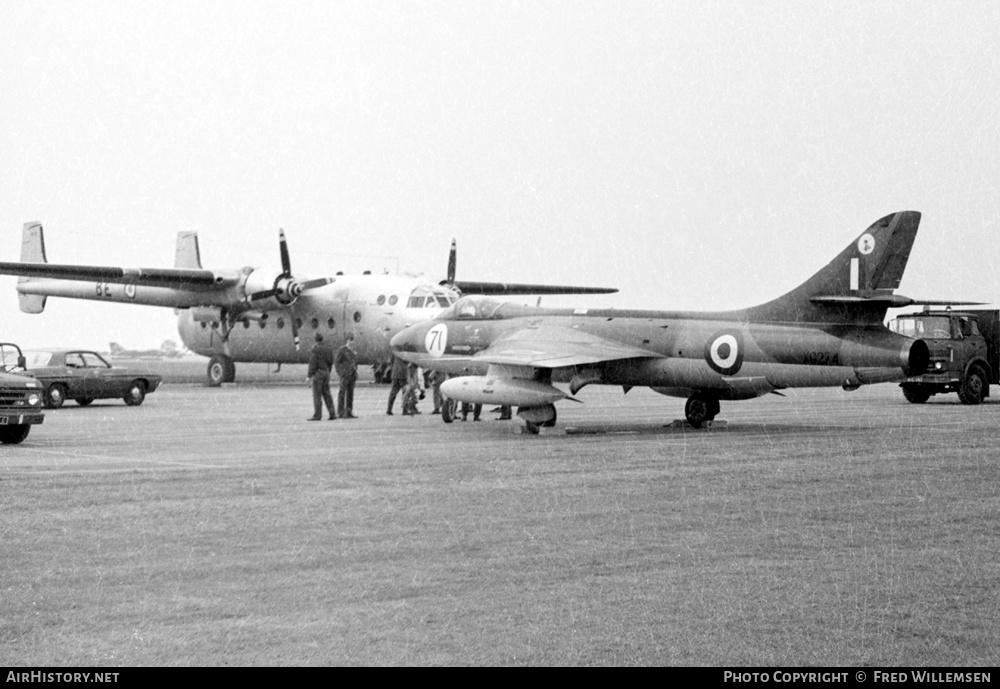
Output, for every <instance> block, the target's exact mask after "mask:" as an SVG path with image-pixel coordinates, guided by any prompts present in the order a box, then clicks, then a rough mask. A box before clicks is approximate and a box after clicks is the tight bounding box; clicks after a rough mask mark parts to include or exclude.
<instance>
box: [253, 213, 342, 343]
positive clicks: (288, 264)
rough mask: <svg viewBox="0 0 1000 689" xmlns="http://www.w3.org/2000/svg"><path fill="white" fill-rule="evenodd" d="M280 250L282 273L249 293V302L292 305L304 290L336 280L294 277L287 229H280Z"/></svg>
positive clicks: (296, 336)
mask: <svg viewBox="0 0 1000 689" xmlns="http://www.w3.org/2000/svg"><path fill="white" fill-rule="evenodd" d="M278 251H279V253H280V254H281V273H280V274H279V275H278V276H277V277H275V278H274V284H273V285H272V286H271V287H270V288H269V289H265V290H259V291H257V292H252V293H251V294H249V295H247V301H248V302H254V301H259V300H261V299H270V298H272V297H273V298H274V299H275V301H277V302H278V303H279V304H281V305H282V306H291V305H292V302H294V301H295V300H296V299H298V298H299V296H301V295H302V293H303V292H308V291H309V290H313V289H316V288H318V287H323V286H325V285H329V284H330V283H332V282H335V281H336V278H314V279H311V280H305V281H303V282H299V281H298V280H296V279H295V278H294V277H292V259H291V257H290V255H289V253H288V241H287V240H286V239H285V231H284V230H283V229H279V230H278ZM291 321H292V337H293V338H294V340H295V349H296V350H298V349H299V328H298V326H297V325H296V320H295V319H294V318H292V319H291Z"/></svg>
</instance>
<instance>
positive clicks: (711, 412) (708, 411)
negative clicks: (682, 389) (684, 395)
mask: <svg viewBox="0 0 1000 689" xmlns="http://www.w3.org/2000/svg"><path fill="white" fill-rule="evenodd" d="M718 413H719V400H717V399H712V398H709V397H702V396H701V395H694V396H692V397H690V398H688V401H687V404H685V405H684V416H685V417H686V418H687V422H688V423H689V424H691V427H692V428H701V427H702V426H703V425H704V424H705V423H706V422H709V421H712V420H714V419H715V417H716V415H717V414H718Z"/></svg>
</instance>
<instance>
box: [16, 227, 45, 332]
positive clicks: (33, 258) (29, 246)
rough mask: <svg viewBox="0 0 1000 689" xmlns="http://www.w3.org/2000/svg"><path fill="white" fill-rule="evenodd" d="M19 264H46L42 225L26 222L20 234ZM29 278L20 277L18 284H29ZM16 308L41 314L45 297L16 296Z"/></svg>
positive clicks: (34, 295) (31, 295)
mask: <svg viewBox="0 0 1000 689" xmlns="http://www.w3.org/2000/svg"><path fill="white" fill-rule="evenodd" d="M21 262H22V263H48V262H49V261H48V259H47V258H45V235H44V234H43V233H42V223H40V222H26V223H24V229H23V231H22V232H21ZM30 281H31V278H27V277H21V278H19V279H18V283H22V282H30ZM17 302H18V306H19V307H20V308H21V311H23V312H24V313H41V312H42V311H44V310H45V297H44V296H43V295H40V294H18V295H17Z"/></svg>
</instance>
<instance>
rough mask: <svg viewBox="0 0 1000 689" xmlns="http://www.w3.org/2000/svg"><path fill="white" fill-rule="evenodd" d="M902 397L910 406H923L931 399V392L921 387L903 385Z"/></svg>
mask: <svg viewBox="0 0 1000 689" xmlns="http://www.w3.org/2000/svg"><path fill="white" fill-rule="evenodd" d="M902 388H903V397H905V398H906V401H907V402H909V403H911V404H923V403H924V402H926V401H927V400H929V399H930V398H931V394H932V393H931V392H930V391H929V390H927V388H925V387H923V386H922V385H903V386H902Z"/></svg>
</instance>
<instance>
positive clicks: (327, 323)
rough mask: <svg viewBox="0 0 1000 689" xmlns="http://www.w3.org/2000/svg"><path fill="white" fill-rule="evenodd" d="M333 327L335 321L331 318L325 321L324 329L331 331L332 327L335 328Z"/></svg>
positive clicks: (335, 323)
mask: <svg viewBox="0 0 1000 689" xmlns="http://www.w3.org/2000/svg"><path fill="white" fill-rule="evenodd" d="M335 325H337V322H336V321H335V320H333V319H332V318H328V319H327V320H326V327H328V328H329V329H330V330H333V326H335Z"/></svg>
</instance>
